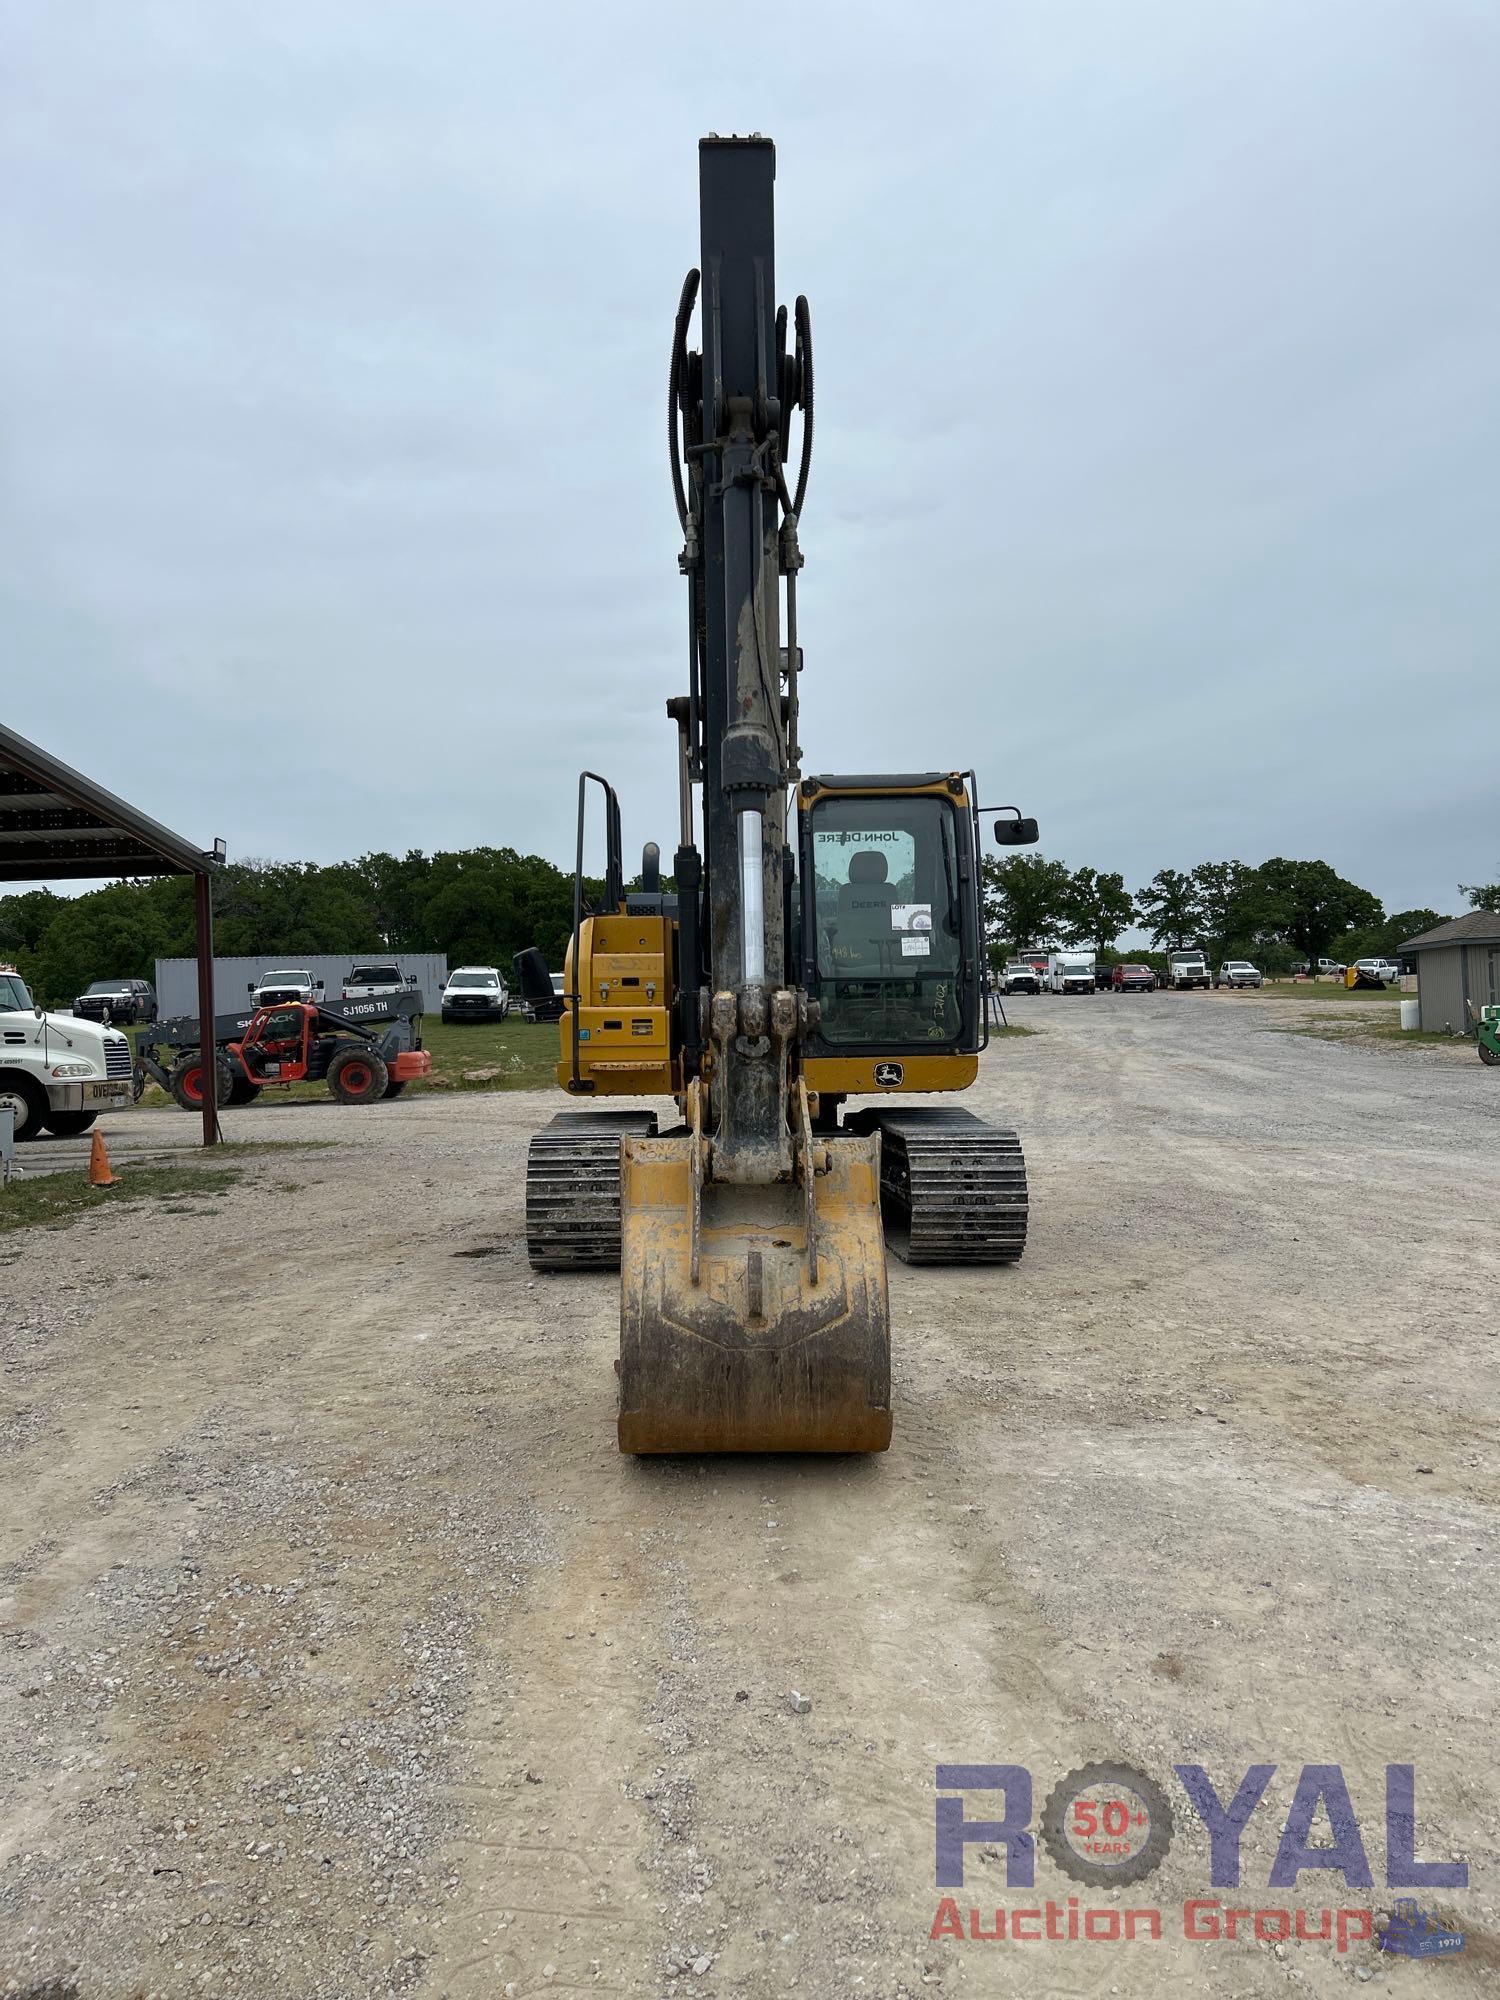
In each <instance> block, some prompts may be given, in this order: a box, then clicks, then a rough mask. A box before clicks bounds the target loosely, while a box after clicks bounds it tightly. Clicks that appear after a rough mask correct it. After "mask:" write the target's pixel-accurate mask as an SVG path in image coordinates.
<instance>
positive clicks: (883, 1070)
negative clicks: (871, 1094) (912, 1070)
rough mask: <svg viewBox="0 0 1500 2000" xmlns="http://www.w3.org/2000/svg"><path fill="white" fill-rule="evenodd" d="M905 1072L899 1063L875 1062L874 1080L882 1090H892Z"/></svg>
mask: <svg viewBox="0 0 1500 2000" xmlns="http://www.w3.org/2000/svg"><path fill="white" fill-rule="evenodd" d="M905 1074H906V1071H905V1070H904V1069H903V1068H902V1067H901V1065H900V1063H876V1065H875V1081H876V1082H877V1083H878V1084H879V1085H880V1087H881V1089H882V1090H894V1089H895V1087H896V1085H897V1084H898V1083H899V1082H900V1081H901V1079H902V1077H903V1076H905Z"/></svg>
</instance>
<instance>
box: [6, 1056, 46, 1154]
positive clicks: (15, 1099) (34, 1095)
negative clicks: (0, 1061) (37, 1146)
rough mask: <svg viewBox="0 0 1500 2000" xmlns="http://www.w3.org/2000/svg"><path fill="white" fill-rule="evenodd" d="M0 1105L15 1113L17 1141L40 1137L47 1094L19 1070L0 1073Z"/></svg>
mask: <svg viewBox="0 0 1500 2000" xmlns="http://www.w3.org/2000/svg"><path fill="white" fill-rule="evenodd" d="M0 1104H8V1105H9V1106H10V1107H11V1109H12V1111H14V1113H15V1132H16V1137H17V1139H36V1138H39V1137H40V1136H41V1130H42V1125H43V1122H44V1121H45V1119H46V1116H47V1093H46V1092H45V1091H44V1090H43V1089H42V1087H41V1085H40V1084H38V1083H36V1082H34V1081H33V1079H32V1078H31V1077H29V1076H27V1075H25V1074H24V1072H22V1071H20V1070H10V1071H8V1072H4V1073H0Z"/></svg>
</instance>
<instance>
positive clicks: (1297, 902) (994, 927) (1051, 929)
mask: <svg viewBox="0 0 1500 2000" xmlns="http://www.w3.org/2000/svg"><path fill="white" fill-rule="evenodd" d="M982 873H983V882H984V908H985V922H986V927H987V932H988V948H989V955H990V959H991V963H992V964H994V965H996V966H997V967H998V965H999V964H1000V963H1001V962H1003V960H1004V959H1005V958H1006V957H1007V956H1008V955H1010V954H1011V953H1013V952H1017V951H1031V950H1039V949H1041V948H1043V947H1044V946H1048V945H1053V944H1065V945H1091V946H1092V947H1093V948H1094V950H1095V951H1096V952H1097V953H1098V954H1099V956H1100V957H1101V958H1103V959H1109V958H1111V957H1115V956H1118V954H1117V953H1116V952H1115V941H1116V939H1117V938H1118V937H1119V936H1120V935H1121V933H1122V932H1124V931H1126V930H1129V929H1131V928H1132V927H1135V926H1139V927H1140V928H1141V929H1142V930H1144V931H1145V932H1146V934H1147V936H1148V937H1149V938H1150V939H1151V942H1152V944H1153V945H1154V946H1155V947H1156V948H1157V949H1158V950H1159V951H1163V952H1166V951H1174V950H1177V949H1179V948H1181V947H1183V946H1185V945H1186V946H1190V945H1201V946H1202V948H1203V949H1204V951H1206V952H1207V953H1208V955H1209V957H1210V958H1211V959H1212V960H1215V961H1218V960H1222V959H1225V958H1249V959H1253V960H1254V961H1255V962H1256V964H1258V965H1259V966H1260V967H1261V969H1262V970H1263V971H1266V972H1284V971H1286V969H1287V968H1288V967H1289V966H1290V965H1292V964H1293V963H1294V962H1296V961H1298V960H1312V959H1317V958H1325V957H1333V958H1337V959H1338V960H1339V961H1340V962H1341V963H1342V964H1345V965H1348V964H1351V963H1352V962H1353V961H1354V960H1355V959H1356V958H1376V957H1388V956H1390V955H1391V954H1392V953H1394V952H1395V950H1396V949H1397V947H1398V946H1400V945H1402V944H1404V943H1405V942H1406V940H1407V939H1408V938H1412V937H1416V936H1417V935H1418V934H1419V933H1420V932H1422V931H1425V930H1430V929H1431V928H1432V927H1433V925H1434V924H1440V923H1443V922H1444V921H1445V918H1444V914H1443V912H1442V911H1441V910H1395V911H1391V912H1387V910H1386V908H1385V906H1384V904H1383V903H1382V902H1381V900H1380V898H1379V897H1378V896H1377V895H1375V894H1373V892H1372V891H1370V890H1368V889H1362V888H1360V886H1359V884H1358V883H1356V882H1350V881H1348V880H1347V879H1346V878H1345V877H1344V876H1342V875H1340V874H1339V873H1338V872H1337V870H1336V869H1334V868H1332V867H1330V866H1329V864H1328V863H1327V862H1326V861H1289V860H1287V859H1285V858H1284V857H1283V856H1281V855H1277V856H1275V857H1273V858H1272V859H1271V860H1269V861H1263V862H1261V863H1259V865H1257V866H1253V867H1252V866H1251V865H1249V864H1248V863H1246V862H1244V861H1202V862H1200V863H1199V864H1198V866H1197V867H1196V868H1190V869H1185V870H1184V869H1178V868H1160V869H1158V870H1157V872H1156V874H1155V875H1153V876H1152V878H1151V880H1150V881H1149V882H1147V883H1146V884H1145V886H1144V887H1143V888H1140V889H1137V890H1135V891H1134V892H1133V893H1132V891H1131V890H1129V889H1127V888H1126V886H1125V878H1124V876H1123V875H1121V874H1118V873H1114V874H1102V873H1100V872H1099V871H1098V870H1096V869H1093V868H1069V867H1068V866H1067V864H1066V863H1065V862H1062V861H1049V860H1047V859H1046V858H1045V857H1044V856H1042V855H1039V854H1015V855H1009V856H1007V857H1005V858H1004V859H987V860H986V861H985V862H984V864H983V870H982ZM1460 892H1461V893H1462V894H1463V895H1465V896H1466V897H1467V898H1468V899H1469V902H1470V905H1471V907H1473V908H1474V909H1500V883H1490V884H1482V885H1474V884H1460Z"/></svg>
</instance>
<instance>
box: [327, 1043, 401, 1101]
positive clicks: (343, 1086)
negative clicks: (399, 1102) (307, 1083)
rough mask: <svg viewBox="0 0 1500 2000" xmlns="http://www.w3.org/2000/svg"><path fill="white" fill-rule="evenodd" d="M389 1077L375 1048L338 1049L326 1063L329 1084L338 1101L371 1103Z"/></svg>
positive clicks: (382, 1058) (381, 1093)
mask: <svg viewBox="0 0 1500 2000" xmlns="http://www.w3.org/2000/svg"><path fill="white" fill-rule="evenodd" d="M390 1080H391V1073H390V1071H389V1070H388V1069H387V1068H386V1066H385V1058H384V1057H383V1056H382V1055H380V1054H378V1053H377V1051H376V1050H374V1049H364V1048H354V1049H340V1050H339V1052H338V1054H337V1055H336V1056H335V1057H334V1059H333V1061H332V1062H331V1063H330V1064H329V1065H328V1088H329V1089H330V1090H331V1091H332V1092H333V1094H334V1096H335V1097H336V1098H337V1099H338V1100H339V1102H340V1103H341V1104H373V1103H375V1101H376V1100H377V1098H381V1097H384V1095H385V1090H386V1085H387V1084H388V1083H389V1082H390Z"/></svg>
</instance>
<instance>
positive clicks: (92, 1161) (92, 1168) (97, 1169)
mask: <svg viewBox="0 0 1500 2000" xmlns="http://www.w3.org/2000/svg"><path fill="white" fill-rule="evenodd" d="M114 1185H115V1176H114V1175H113V1174H112V1173H111V1172H110V1170H109V1154H108V1153H107V1152H106V1151H105V1150H104V1134H103V1133H102V1132H95V1134H94V1143H93V1146H92V1147H91V1148H90V1151H89V1186H90V1187H113V1186H114Z"/></svg>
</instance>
